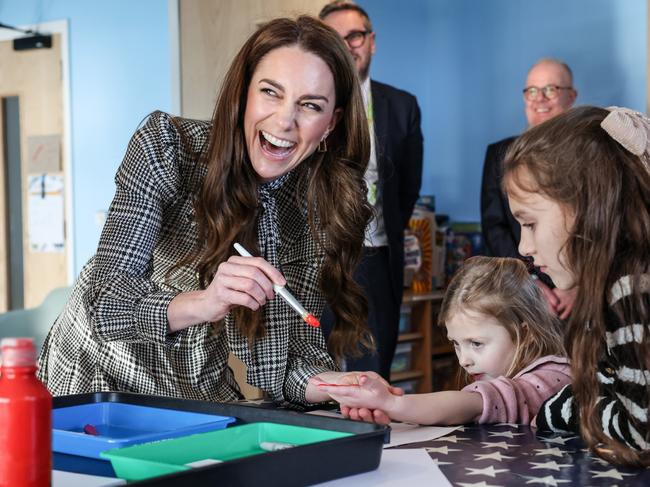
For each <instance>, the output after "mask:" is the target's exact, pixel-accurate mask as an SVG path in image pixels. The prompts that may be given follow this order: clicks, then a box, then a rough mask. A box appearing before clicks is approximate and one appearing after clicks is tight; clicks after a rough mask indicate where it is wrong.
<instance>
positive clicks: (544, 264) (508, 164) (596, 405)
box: [504, 107, 650, 467]
mask: <svg viewBox="0 0 650 487" xmlns="http://www.w3.org/2000/svg"><path fill="white" fill-rule="evenodd" d="M504 187H505V189H506V191H507V193H508V200H509V203H510V208H511V209H512V213H513V215H514V216H515V218H516V219H517V220H518V221H519V223H520V224H521V241H520V243H519V252H520V253H521V254H522V255H525V256H530V257H532V258H533V259H534V262H535V265H536V266H540V267H541V270H542V271H543V272H545V273H547V274H548V275H549V276H551V278H552V279H553V282H554V283H555V284H556V286H558V287H559V288H560V289H571V288H572V287H574V286H577V287H578V296H577V300H576V304H575V306H574V308H573V311H572V313H571V317H570V320H569V324H568V330H567V333H566V344H567V348H568V350H569V354H570V357H571V369H572V375H573V382H572V384H571V385H568V386H566V387H564V388H563V389H562V390H561V391H559V392H558V393H557V394H556V395H555V396H553V397H551V398H550V399H548V401H546V403H545V404H544V405H542V408H541V409H540V412H539V415H538V416H537V426H538V427H539V428H540V429H543V430H548V429H550V430H554V431H579V432H580V433H581V434H582V436H583V438H584V439H585V442H586V443H587V444H588V446H589V448H590V449H591V450H592V451H595V452H596V453H597V454H599V455H600V456H602V457H604V458H606V459H607V460H609V461H612V462H614V463H618V464H625V465H637V466H646V467H647V466H650V431H649V429H648V403H649V402H650V392H649V386H650V333H648V331H649V330H648V324H649V323H650V269H649V265H650V120H648V119H647V118H646V117H644V116H643V115H641V114H640V113H638V112H634V111H632V110H628V109H625V108H616V107H613V108H611V109H609V110H606V109H603V108H596V107H581V108H575V109H572V110H570V111H568V112H566V113H564V114H562V115H558V116H557V117H555V118H553V119H552V120H549V121H547V122H545V123H543V124H541V125H539V126H537V127H534V128H532V129H530V130H529V131H527V132H526V133H525V134H524V135H522V136H521V137H520V138H519V139H518V140H517V141H516V142H515V143H514V144H513V146H511V148H510V150H509V152H508V154H507V155H506V159H505V162H504Z"/></svg>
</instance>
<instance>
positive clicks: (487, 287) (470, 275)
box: [320, 257, 571, 424]
mask: <svg viewBox="0 0 650 487" xmlns="http://www.w3.org/2000/svg"><path fill="white" fill-rule="evenodd" d="M439 325H441V326H445V327H446V329H447V337H448V338H449V340H450V341H451V342H452V343H453V344H454V348H455V351H456V355H457V357H458V360H459V363H460V365H461V367H462V368H463V370H464V372H465V373H466V375H467V377H468V378H471V379H472V381H473V382H472V383H470V384H469V385H468V386H466V387H465V388H464V389H463V390H461V391H443V392H434V393H430V394H409V395H403V396H398V395H395V394H393V393H392V391H391V390H389V389H388V387H387V386H386V385H385V384H383V383H381V382H380V381H379V380H377V379H375V378H371V377H367V376H361V378H360V379H359V381H358V384H353V385H326V384H322V385H320V387H321V388H322V389H323V390H325V391H326V392H327V393H329V394H330V396H331V397H332V398H333V399H335V400H337V401H338V402H340V403H341V405H342V410H343V412H344V414H346V415H348V416H350V417H352V418H353V419H366V418H367V417H368V413H369V412H374V413H375V415H374V419H375V420H381V419H382V418H383V417H384V414H385V415H387V416H388V417H389V418H390V419H393V420H397V421H409V422H417V423H421V424H461V423H467V422H471V421H476V422H479V423H499V422H511V423H523V424H528V423H530V421H531V420H532V419H533V417H534V416H535V415H536V414H537V411H538V409H539V406H540V405H541V404H542V402H543V401H544V400H545V399H547V398H548V397H550V396H551V395H553V394H554V393H556V392H557V391H558V390H559V389H560V388H562V387H563V386H564V385H566V384H567V383H569V382H570V380H571V379H570V376H569V365H568V360H567V359H566V358H565V357H563V355H564V348H563V346H562V338H561V333H560V331H559V322H558V321H557V319H556V318H555V317H554V316H553V315H552V314H551V313H550V311H549V310H548V308H547V305H546V302H545V300H544V297H543V295H542V294H541V291H540V290H539V288H538V287H537V286H536V285H535V283H534V282H533V280H532V278H531V277H530V276H529V274H528V272H527V270H526V267H525V265H524V264H523V263H522V262H521V261H519V260H517V259H511V258H489V257H473V258H471V259H469V260H468V261H467V262H466V263H465V264H464V265H463V267H462V268H461V269H460V270H459V271H458V273H457V274H456V275H455V276H454V278H453V279H452V281H451V283H450V285H449V288H448V289H447V292H446V294H445V298H444V300H443V304H442V308H441V311H440V314H439ZM371 414H372V413H371Z"/></svg>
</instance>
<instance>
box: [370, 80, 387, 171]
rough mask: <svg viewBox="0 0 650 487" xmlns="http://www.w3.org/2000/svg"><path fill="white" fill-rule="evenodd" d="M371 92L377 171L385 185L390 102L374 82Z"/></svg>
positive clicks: (371, 84) (371, 82)
mask: <svg viewBox="0 0 650 487" xmlns="http://www.w3.org/2000/svg"><path fill="white" fill-rule="evenodd" d="M370 92H371V94H372V114H373V118H374V120H375V143H376V146H375V149H376V152H377V170H378V173H379V182H380V184H383V181H384V176H385V170H386V167H385V165H386V161H387V153H386V152H387V148H388V133H387V132H388V100H387V99H386V97H385V96H384V94H383V92H382V90H381V88H380V87H378V86H377V84H376V83H375V82H374V81H372V80H371V81H370Z"/></svg>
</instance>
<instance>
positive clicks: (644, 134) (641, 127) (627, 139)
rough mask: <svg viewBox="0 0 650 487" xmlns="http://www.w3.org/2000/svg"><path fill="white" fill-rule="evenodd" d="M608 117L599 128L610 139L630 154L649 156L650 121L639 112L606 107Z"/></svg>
mask: <svg viewBox="0 0 650 487" xmlns="http://www.w3.org/2000/svg"><path fill="white" fill-rule="evenodd" d="M607 110H609V111H610V113H609V115H607V116H606V117H605V119H604V120H603V121H602V122H601V123H600V126H601V127H602V128H603V129H604V130H605V132H607V133H608V134H609V135H610V137H611V138H612V139H614V140H615V141H616V142H618V143H619V144H621V145H622V146H623V147H625V148H626V149H627V150H628V151H630V152H631V153H632V154H634V155H636V156H639V157H642V156H643V154H644V153H646V154H650V145H649V144H650V119H648V118H647V117H646V116H645V115H643V114H642V113H640V112H637V111H634V110H630V109H629V108H623V107H607Z"/></svg>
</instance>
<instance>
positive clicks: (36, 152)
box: [27, 135, 61, 173]
mask: <svg viewBox="0 0 650 487" xmlns="http://www.w3.org/2000/svg"><path fill="white" fill-rule="evenodd" d="M27 158H28V159H27V170H28V172H30V173H52V172H59V171H61V136H60V135H32V136H30V137H27Z"/></svg>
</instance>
